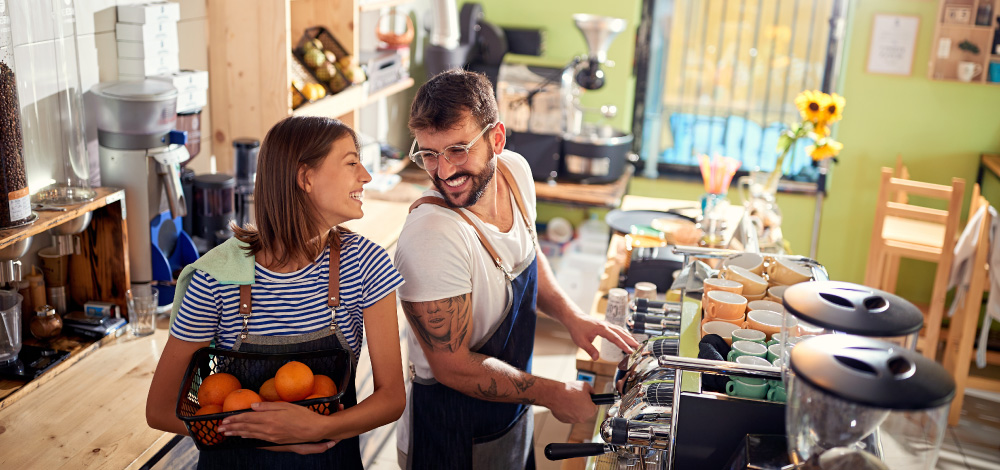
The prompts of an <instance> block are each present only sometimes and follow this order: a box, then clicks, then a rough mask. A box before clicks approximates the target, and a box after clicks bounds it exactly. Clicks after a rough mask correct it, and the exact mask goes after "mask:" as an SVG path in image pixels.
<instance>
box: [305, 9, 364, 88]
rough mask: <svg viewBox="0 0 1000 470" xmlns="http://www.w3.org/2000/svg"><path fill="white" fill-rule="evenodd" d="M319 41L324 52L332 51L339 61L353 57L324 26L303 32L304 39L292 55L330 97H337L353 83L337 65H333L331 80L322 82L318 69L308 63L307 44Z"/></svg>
mask: <svg viewBox="0 0 1000 470" xmlns="http://www.w3.org/2000/svg"><path fill="white" fill-rule="evenodd" d="M316 39H318V40H319V41H320V42H321V43H322V44H323V50H325V51H330V52H332V53H333V55H334V56H335V57H336V59H337V60H338V61H339V60H341V59H344V58H348V59H349V58H350V57H351V55H350V54H348V53H347V49H344V46H342V45H341V44H340V41H337V38H335V37H333V34H331V33H330V31H329V30H327V29H326V28H324V27H322V26H313V27H311V28H306V30H305V31H303V32H302V37H301V38H299V42H298V43H297V44H296V45H295V48H294V49H292V55H293V56H294V57H295V59H296V60H297V61H298V63H299V64H301V65H302V68H303V69H305V70H306V71H308V73H309V74H310V75H311V76H312V78H313V79H314V80H316V82H317V83H321V84H323V86H324V87H326V89H327V93H328V94H330V95H335V94H337V93H340V92H341V91H344V90H345V89H346V88H348V87H350V86H351V85H352V84H353V82H352V80H349V79H348V77H347V76H346V75H344V71H343V70H342V69H341V67H340V66H339V65H337V64H332V66H333V70H332V72H331V73H330V78H329V79H327V80H322V79H321V78H320V76H319V74H318V73H317V69H315V68H313V67H310V66H309V65H308V64H307V61H306V57H305V55H306V47H305V45H306V43H307V42H310V41H313V40H316Z"/></svg>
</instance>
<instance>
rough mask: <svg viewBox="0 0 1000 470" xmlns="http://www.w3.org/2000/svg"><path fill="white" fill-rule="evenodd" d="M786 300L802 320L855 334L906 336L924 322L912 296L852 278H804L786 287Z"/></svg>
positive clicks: (793, 313)
mask: <svg viewBox="0 0 1000 470" xmlns="http://www.w3.org/2000/svg"><path fill="white" fill-rule="evenodd" d="M782 303H784V305H785V311H786V312H788V313H791V314H792V315H793V316H794V317H796V318H798V319H800V320H803V321H806V322H808V323H811V324H813V325H816V326H820V327H823V328H826V329H830V330H834V331H841V332H844V333H850V334H852V335H859V336H883V337H889V336H905V335H909V334H913V333H916V332H918V331H920V328H921V327H922V326H923V325H924V316H923V314H922V313H920V309H918V308H917V307H916V306H915V305H913V304H912V303H910V302H909V301H908V300H906V299H904V298H902V297H900V296H898V295H894V294H890V293H888V292H885V291H881V290H878V289H873V288H871V287H867V286H863V285H861V284H852V283H850V282H840V281H816V282H800V283H798V284H795V285H793V286H791V287H789V288H788V289H787V290H785V295H784V297H783V298H782Z"/></svg>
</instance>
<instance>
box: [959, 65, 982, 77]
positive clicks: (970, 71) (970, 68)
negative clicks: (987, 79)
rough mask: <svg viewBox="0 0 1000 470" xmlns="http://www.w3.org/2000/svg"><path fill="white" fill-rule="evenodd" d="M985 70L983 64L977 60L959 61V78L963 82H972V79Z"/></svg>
mask: <svg viewBox="0 0 1000 470" xmlns="http://www.w3.org/2000/svg"><path fill="white" fill-rule="evenodd" d="M982 72H983V65H982V64H978V63H976V62H959V63H958V71H957V74H958V79H959V80H961V81H963V82H971V81H972V79H973V78H974V77H975V76H976V75H979V74H980V73H982Z"/></svg>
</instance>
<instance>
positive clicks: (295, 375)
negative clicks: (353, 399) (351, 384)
mask: <svg viewBox="0 0 1000 470" xmlns="http://www.w3.org/2000/svg"><path fill="white" fill-rule="evenodd" d="M336 394H337V384H336V383H334V381H333V379H331V378H330V377H327V376H325V375H315V374H313V371H312V369H310V368H309V366H307V365H305V364H303V363H301V362H298V361H289V362H287V363H285V365H283V366H281V368H279V369H278V372H277V373H276V374H275V375H274V377H272V378H270V379H267V381H265V382H264V384H263V385H261V386H260V389H259V390H258V391H256V392H255V391H253V390H249V389H245V388H243V386H242V385H241V384H240V381H239V379H237V378H236V377H234V376H233V375H232V374H227V373H225V372H220V373H215V374H212V375H209V376H208V377H205V379H204V380H202V382H201V387H199V388H198V404H200V405H201V408H200V409H198V411H197V412H196V413H195V415H205V414H213V413H223V412H227V411H236V410H245V409H248V408H250V406H251V405H252V404H254V403H259V402H263V401H284V402H292V401H300V400H311V399H313V398H325V397H330V396H333V395H336Z"/></svg>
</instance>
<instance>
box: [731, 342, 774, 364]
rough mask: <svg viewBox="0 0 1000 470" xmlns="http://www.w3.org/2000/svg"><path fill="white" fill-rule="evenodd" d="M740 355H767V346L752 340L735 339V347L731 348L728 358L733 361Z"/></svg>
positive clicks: (764, 356)
mask: <svg viewBox="0 0 1000 470" xmlns="http://www.w3.org/2000/svg"><path fill="white" fill-rule="evenodd" d="M740 356H756V357H763V358H766V357H767V347H765V346H764V345H763V344H760V343H754V342H751V341H733V348H732V349H730V350H729V354H728V355H727V356H726V360H728V361H730V362H732V361H735V360H736V358H737V357H740Z"/></svg>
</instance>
